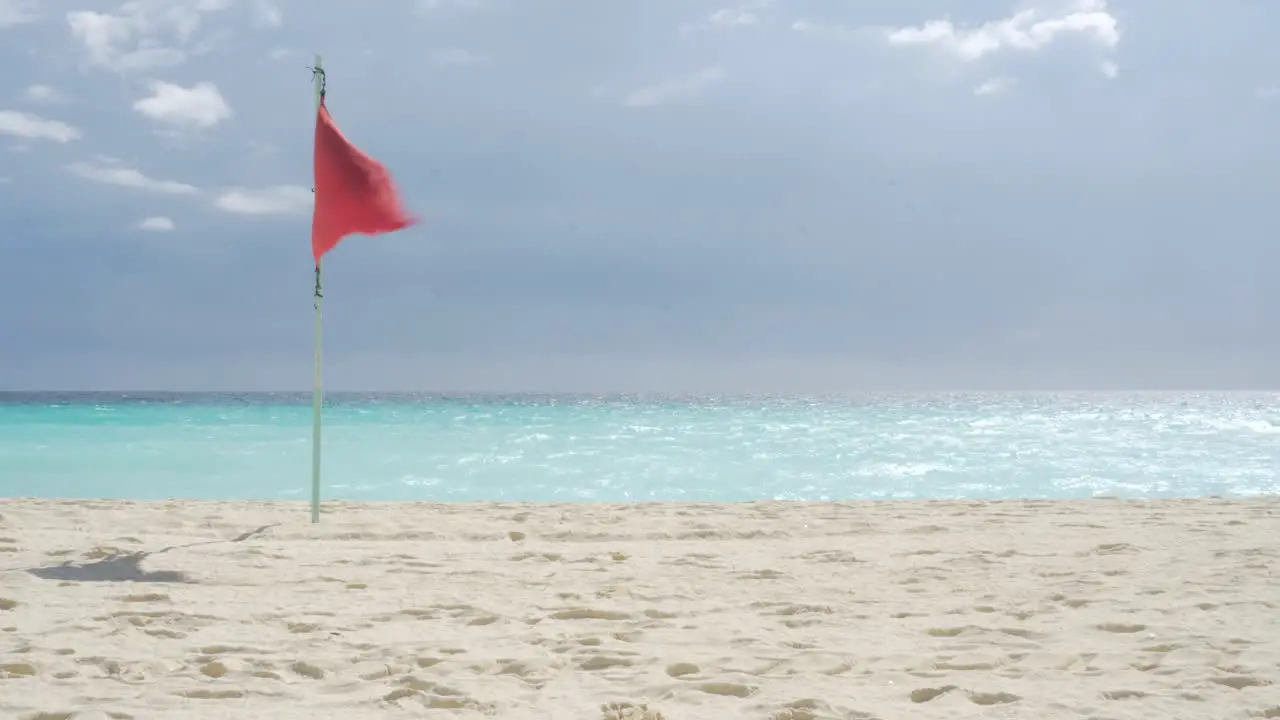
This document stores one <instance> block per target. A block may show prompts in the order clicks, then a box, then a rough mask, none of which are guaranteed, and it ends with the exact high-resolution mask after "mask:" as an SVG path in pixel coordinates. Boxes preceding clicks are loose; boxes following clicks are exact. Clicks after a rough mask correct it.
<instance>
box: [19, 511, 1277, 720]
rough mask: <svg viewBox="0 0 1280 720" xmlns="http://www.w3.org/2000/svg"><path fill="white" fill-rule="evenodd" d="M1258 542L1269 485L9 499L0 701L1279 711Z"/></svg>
mask: <svg viewBox="0 0 1280 720" xmlns="http://www.w3.org/2000/svg"><path fill="white" fill-rule="evenodd" d="M1278 558H1280V502H1277V501H1276V500H1274V499H1258V500H1194V501H1151V502H1131V501H1119V500H1091V501H1081V502H1061V501H1052V502H1050V501H1043V502H1035V501H1026V502H1023V501H1017V502H891V503H867V502H859V503H821V504H820V503H811V504H788V503H749V504H746V503H744V504H698V505H693V504H690V505H681V504H646V505H628V506H623V505H603V504H562V505H546V504H544V505H534V504H515V503H512V504H458V505H448V504H425V503H424V504H367V505H366V504H355V503H330V504H328V505H326V507H325V515H324V519H323V522H322V523H321V524H320V525H311V524H310V523H309V522H308V517H307V512H306V509H305V507H304V506H303V505H301V504H296V503H250V502H226V503H214V502H186V501H174V502H161V503H131V502H114V501H52V500H9V501H0V717H3V718H37V717H38V718H71V717H74V718H76V719H77V720H84V719H86V718H117V719H123V718H187V719H195V718H255V719H256V718H272V719H273V720H276V719H283V718H310V717H331V718H352V719H355V718H395V717H406V718H407V717H441V718H446V717H459V718H466V717H476V718H479V717H501V718H531V719H532V718H537V719H539V720H545V719H547V718H564V719H566V720H570V719H572V720H577V719H583V718H585V719H591V720H594V719H596V718H601V719H609V720H616V719H618V718H632V719H635V720H640V719H641V718H644V719H646V720H656V719H657V718H665V719H666V720H720V719H731V718H761V719H770V720H800V719H802V718H831V719H837V718H838V719H840V720H852V719H855V718H856V719H860V720H872V719H873V718H880V719H881V720H891V719H894V718H906V717H911V718H961V717H987V718H989V717H997V718H1197V719H1200V720H1208V719H1211V718H1242V719H1245V718H1280V573H1278V570H1280V564H1278V563H1277V559H1278ZM42 713H43V714H42Z"/></svg>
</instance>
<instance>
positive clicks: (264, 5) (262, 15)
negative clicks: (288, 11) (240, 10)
mask: <svg viewBox="0 0 1280 720" xmlns="http://www.w3.org/2000/svg"><path fill="white" fill-rule="evenodd" d="M252 10H253V24H254V25H255V26H257V27H262V28H276V27H280V26H281V25H282V24H284V13H282V12H280V8H279V7H277V6H276V5H275V4H274V3H272V2H271V1H270V0H254V3H253V8H252Z"/></svg>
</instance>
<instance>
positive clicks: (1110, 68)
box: [1098, 60, 1120, 80]
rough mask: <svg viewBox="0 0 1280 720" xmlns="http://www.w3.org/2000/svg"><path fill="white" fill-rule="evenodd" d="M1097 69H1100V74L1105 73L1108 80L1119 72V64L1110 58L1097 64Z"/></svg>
mask: <svg viewBox="0 0 1280 720" xmlns="http://www.w3.org/2000/svg"><path fill="white" fill-rule="evenodd" d="M1098 69H1099V70H1101V71H1102V74H1103V75H1106V76H1107V79H1109V80H1115V79H1116V76H1118V75H1119V74H1120V66H1119V65H1117V64H1115V63H1114V62H1112V61H1110V60H1103V61H1102V62H1101V63H1099V64H1098Z"/></svg>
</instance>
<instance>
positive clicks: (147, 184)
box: [67, 163, 196, 195]
mask: <svg viewBox="0 0 1280 720" xmlns="http://www.w3.org/2000/svg"><path fill="white" fill-rule="evenodd" d="M67 169H68V170H70V171H71V172H72V173H74V174H76V175H78V176H80V177H82V178H84V179H86V180H92V181H93V182H97V183H103V184H105V185H119V186H120V187H127V188H136V189H138V190H146V191H148V192H155V193H163V194H166V195H194V194H195V193H196V189H195V188H194V187H192V186H191V185H188V184H186V183H180V182H177V181H174V180H156V179H155V178H150V177H147V176H146V175H143V174H142V173H140V172H138V171H137V170H134V169H133V168H126V167H112V166H103V165H90V164H88V163H72V164H71V165H68V166H67Z"/></svg>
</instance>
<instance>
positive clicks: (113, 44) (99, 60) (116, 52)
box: [66, 0, 230, 72]
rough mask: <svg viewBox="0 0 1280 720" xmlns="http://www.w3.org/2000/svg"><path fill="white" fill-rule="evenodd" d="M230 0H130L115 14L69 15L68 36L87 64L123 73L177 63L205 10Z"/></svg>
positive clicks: (183, 56)
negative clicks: (72, 38) (77, 46)
mask: <svg viewBox="0 0 1280 720" xmlns="http://www.w3.org/2000/svg"><path fill="white" fill-rule="evenodd" d="M229 4H230V0H129V2H126V3H124V4H122V5H120V7H119V8H118V9H117V10H116V11H115V12H114V13H105V12H97V11H95V10H73V11H71V12H69V13H67V16H66V18H67V25H68V26H69V27H70V29H71V35H72V36H73V37H74V38H75V39H76V40H78V41H80V43H81V45H83V46H84V49H85V53H86V54H87V55H88V58H89V62H90V63H92V64H94V65H100V66H102V67H106V68H110V69H112V70H116V71H120V72H124V71H130V70H145V69H149V68H156V67H163V66H168V65H176V64H179V63H181V62H183V61H184V60H186V58H187V49H186V48H185V46H186V45H188V44H189V43H190V42H191V40H192V38H193V36H194V35H195V33H196V31H197V30H198V29H199V27H200V24H201V22H202V17H203V15H204V14H206V13H210V12H215V11H218V10H222V9H224V8H226V7H227V6H228V5H229Z"/></svg>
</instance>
